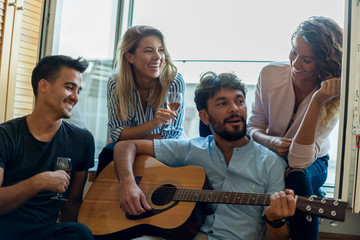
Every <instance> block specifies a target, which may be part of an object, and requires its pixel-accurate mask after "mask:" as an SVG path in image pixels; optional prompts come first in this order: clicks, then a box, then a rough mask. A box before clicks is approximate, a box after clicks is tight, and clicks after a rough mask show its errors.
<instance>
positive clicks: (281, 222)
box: [263, 215, 286, 228]
mask: <svg viewBox="0 0 360 240" xmlns="http://www.w3.org/2000/svg"><path fill="white" fill-rule="evenodd" d="M263 219H264V220H265V221H266V223H267V224H269V225H270V226H271V227H273V228H279V227H282V226H283V225H284V224H285V223H286V219H285V218H281V219H279V220H275V221H270V220H269V219H268V218H267V217H266V215H264V216H263Z"/></svg>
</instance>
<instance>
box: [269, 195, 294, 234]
mask: <svg viewBox="0 0 360 240" xmlns="http://www.w3.org/2000/svg"><path fill="white" fill-rule="evenodd" d="M295 209H296V203H295V199H294V191H292V190H289V189H286V193H285V192H279V193H275V194H273V195H271V197H270V206H268V207H266V208H265V216H266V218H267V219H268V220H269V221H271V222H273V221H276V220H279V219H282V218H284V217H289V216H293V215H294V213H295ZM289 238H290V230H289V227H288V226H287V224H284V225H283V226H281V227H279V228H274V227H272V226H271V225H269V224H266V239H267V240H282V239H289Z"/></svg>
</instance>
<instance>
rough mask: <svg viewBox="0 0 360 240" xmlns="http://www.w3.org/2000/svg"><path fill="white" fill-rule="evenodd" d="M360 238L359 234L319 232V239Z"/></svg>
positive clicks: (340, 239) (342, 239) (357, 239)
mask: <svg viewBox="0 0 360 240" xmlns="http://www.w3.org/2000/svg"><path fill="white" fill-rule="evenodd" d="M335 239H336V240H360V236H353V235H345V234H337V233H323V232H321V233H320V234H319V240H335Z"/></svg>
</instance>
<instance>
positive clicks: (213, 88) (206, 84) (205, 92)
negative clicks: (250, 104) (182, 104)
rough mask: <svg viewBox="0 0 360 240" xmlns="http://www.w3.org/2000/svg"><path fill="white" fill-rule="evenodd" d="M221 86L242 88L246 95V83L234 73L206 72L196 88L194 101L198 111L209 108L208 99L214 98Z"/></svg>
mask: <svg viewBox="0 0 360 240" xmlns="http://www.w3.org/2000/svg"><path fill="white" fill-rule="evenodd" d="M221 88H229V89H235V90H240V91H241V92H242V93H243V94H244V98H245V97H246V88H245V84H244V83H242V82H241V80H240V79H239V78H238V77H237V76H236V75H235V74H234V73H220V74H219V75H217V74H216V73H214V72H206V73H204V74H203V75H202V76H201V78H200V83H199V85H197V87H196V90H195V98H194V101H195V103H196V108H197V110H198V111H200V110H202V109H205V110H207V100H208V99H209V98H212V97H213V96H214V95H215V94H216V93H217V92H218V91H220V90H221Z"/></svg>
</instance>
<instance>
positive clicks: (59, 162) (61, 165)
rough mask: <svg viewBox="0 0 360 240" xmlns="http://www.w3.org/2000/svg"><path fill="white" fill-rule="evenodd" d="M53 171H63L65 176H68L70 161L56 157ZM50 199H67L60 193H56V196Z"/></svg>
mask: <svg viewBox="0 0 360 240" xmlns="http://www.w3.org/2000/svg"><path fill="white" fill-rule="evenodd" d="M54 169H55V171H56V170H64V171H65V172H67V174H69V175H70V172H71V159H70V158H67V157H58V158H57V159H56V164H55V168H54ZM51 199H56V200H63V201H67V199H66V198H65V197H64V196H63V195H62V193H57V194H56V196H54V197H52V198H51Z"/></svg>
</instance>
